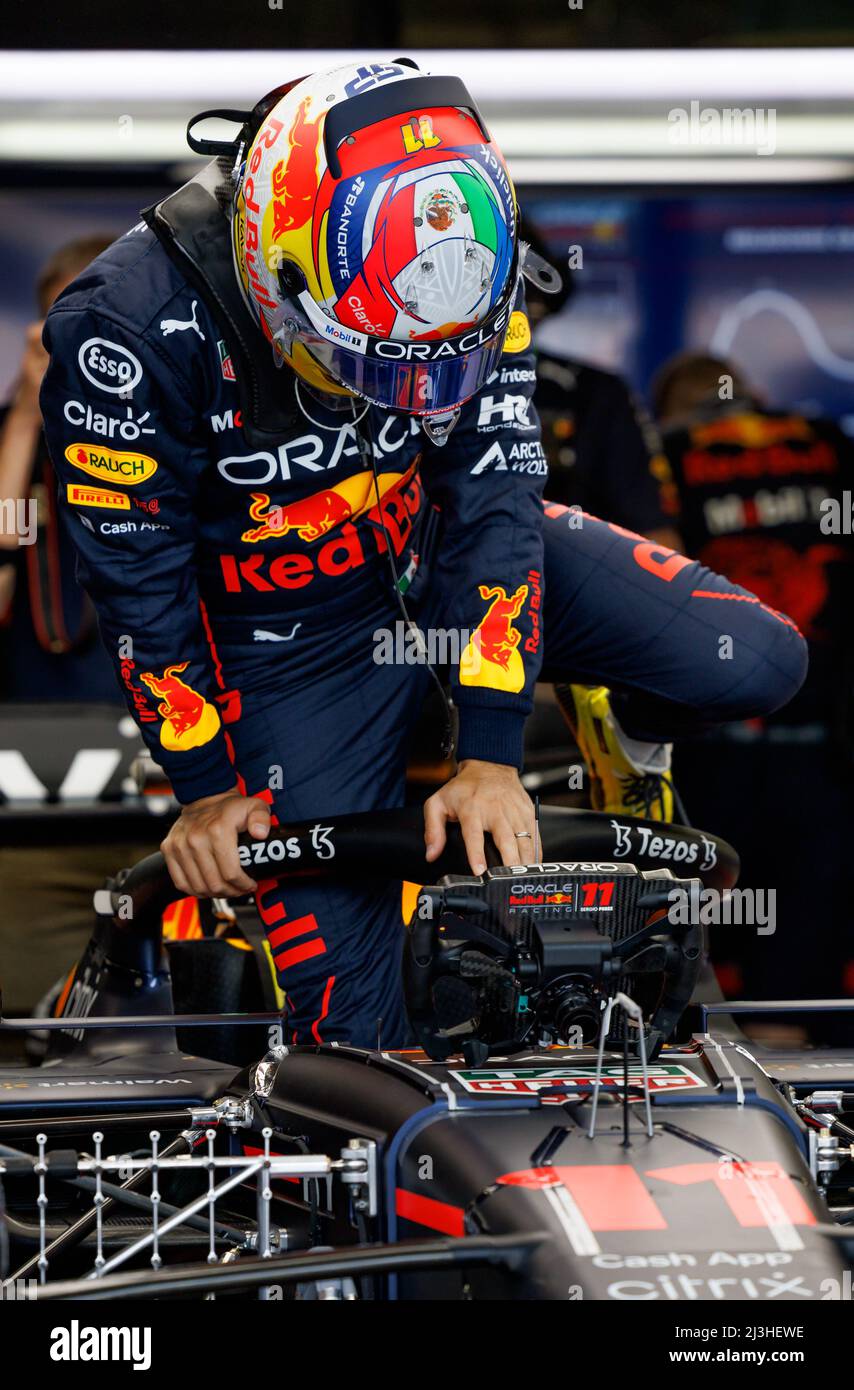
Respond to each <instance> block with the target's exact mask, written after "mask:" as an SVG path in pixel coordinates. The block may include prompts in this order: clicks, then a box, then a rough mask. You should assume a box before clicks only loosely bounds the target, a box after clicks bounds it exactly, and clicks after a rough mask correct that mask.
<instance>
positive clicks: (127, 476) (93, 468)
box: [65, 444, 157, 487]
mask: <svg viewBox="0 0 854 1390" xmlns="http://www.w3.org/2000/svg"><path fill="white" fill-rule="evenodd" d="M65 457H66V458H67V459H68V462H69V463H70V464H71V465H72V466H73V467H74V468H82V469H83V472H84V473H91V474H92V477H93V478H109V479H110V480H111V481H112V482H114V483H123V484H124V486H125V487H132V486H133V484H134V483H144V482H145V481H146V479H148V478H151V477H153V476H154V474H155V473H156V472H157V461H156V459H153V458H149V456H148V454H120V453H116V452H115V450H113V449H102V448H101V447H100V446H99V445H97V444H69V446H68V448H67V449H66V451H65Z"/></svg>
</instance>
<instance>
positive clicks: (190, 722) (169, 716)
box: [139, 661, 220, 752]
mask: <svg viewBox="0 0 854 1390" xmlns="http://www.w3.org/2000/svg"><path fill="white" fill-rule="evenodd" d="M189 664H190V663H189V661H182V662H180V663H179V664H178V665H175V666H167V667H166V670H165V671H164V672H163V675H162V676H156V675H155V674H154V672H153V671H140V673H139V678H140V680H141V681H142V682H143V683H144V684H145V685H147V686H148V688H149V690H150V691H151V692H152V694H154V695H156V696H157V697H158V699H159V701H160V703H159V705H158V706H157V713H158V714H159V715H160V717H161V719H162V720H163V724H162V726H161V729H160V742H161V743H162V745H163V747H164V748H168V749H170V750H171V751H172V752H181V751H182V750H183V749H186V748H198V747H200V746H201V744H203V743H209V742H210V740H211V739H212V738H213V736H214V734H215V733H216V732H217V730H218V729H219V723H220V721H219V715H218V713H217V711H216V710H215V709H214V706H213V705H211V704H209V703H208V701H207V700H206V699H205V698H204V696H203V695H200V694H199V692H198V691H197V690H194V689H193V687H192V686H191V685H187V683H186V682H185V681H182V680H181V678H180V677H181V672H182V671H186V669H187V667H188V666H189Z"/></svg>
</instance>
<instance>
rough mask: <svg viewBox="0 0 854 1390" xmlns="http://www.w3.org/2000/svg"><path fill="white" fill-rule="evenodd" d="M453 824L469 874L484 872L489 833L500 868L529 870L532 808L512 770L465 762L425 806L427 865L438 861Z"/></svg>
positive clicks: (532, 845)
mask: <svg viewBox="0 0 854 1390" xmlns="http://www.w3.org/2000/svg"><path fill="white" fill-rule="evenodd" d="M449 820H451V821H458V822H459V826H460V829H461V830H462V832H463V840H464V841H465V846H466V853H467V854H468V860H469V864H470V866H471V871H472V873H473V874H482V873H483V872H484V871H485V869H486V857H485V854H484V848H483V837H484V834H485V833H486V832H487V831H488V832H489V834H490V835H491V836H492V838H493V840H494V841H495V844H496V846H497V848H498V852H499V854H500V855H501V861H502V863H503V864H534V863H536V862H537V858H538V853H537V851H538V849H539V846H538V845H537V842H536V828H535V823H534V806H533V803H532V801H531V798H530V797H529V796H528V793H527V792H526V791H525V788H524V787H523V786H522V783H521V782H520V781H519V774H518V772H517V771H516V769H515V768H514V767H505V766H504V765H503V764H501V763H482V762H476V761H474V760H473V759H469V760H468V761H466V762H462V763H460V765H459V767H458V769H457V773H456V776H454V777H452V778H451V780H450V782H446V783H445V785H444V787H442V788H441V789H440V790H439V791H437V792H435V793H434V794H433V796H431V797H430V799H429V801H427V802H425V804H424V839H425V842H426V845H427V856H426V857H427V860H428V862H429V863H432V862H433V860H434V859H438V857H439V855H440V854H441V853H442V850H443V849H444V848H445V843H446V839H447V836H446V832H445V825H446V823H447V821H449Z"/></svg>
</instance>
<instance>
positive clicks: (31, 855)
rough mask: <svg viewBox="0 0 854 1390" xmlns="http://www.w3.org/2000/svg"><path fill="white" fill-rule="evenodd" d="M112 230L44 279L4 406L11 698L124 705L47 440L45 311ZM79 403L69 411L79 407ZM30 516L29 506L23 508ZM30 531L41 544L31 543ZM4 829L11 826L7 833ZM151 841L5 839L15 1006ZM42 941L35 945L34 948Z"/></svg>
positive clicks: (48, 980) (4, 965)
mask: <svg viewBox="0 0 854 1390" xmlns="http://www.w3.org/2000/svg"><path fill="white" fill-rule="evenodd" d="M111 240H112V238H111V237H105V236H87V237H82V238H79V239H77V240H75V241H72V242H69V243H68V244H66V245H64V246H62V247H61V248H60V249H59V250H58V251H56V252H55V253H54V254H53V255H52V256H51V258H50V259H49V260H48V262H47V263H46V265H45V266H44V267H43V269H42V271H41V273H40V275H39V277H38V281H37V286H36V290H37V302H38V311H39V321H38V322H35V323H33V324H31V325H30V326H29V328H28V329H27V332H26V340H25V345H24V351H23V354H22V357H21V366H20V371H19V374H18V379H17V382H16V385H15V389H14V393H13V395H12V398H11V400H10V401H9V403H8V404H7V405H6V406H5V407H3V408H2V410H0V504H2V512H0V515H2V517H3V519H4V522H5V521H6V519H7V518H10V517H12V516H14V515H15V514H16V511H17V507H18V504H22V505H25V506H26V504H30V507H31V508H32V510H31V512H30V513H29V516H30V518H32V519H33V520H34V521H35V525H32V526H28V527H27V532H26V533H23V532H22V528H21V527H20V526H17V527H14V528H13V527H10V526H9V525H7V524H4V525H3V526H2V527H0V698H2V699H4V700H7V701H11V700H19V701H27V702H43V701H63V702H69V703H71V702H77V703H79V702H81V701H87V702H89V701H105V702H108V703H110V704H115V705H116V706H118V709H117V714H121V713H123V710H124V707H123V705H122V703H121V701H120V698H119V690H118V686H117V684H116V679H115V676H114V674H113V669H112V666H111V664H110V661H109V659H108V657H107V655H106V653H105V651H104V648H103V646H102V644H101V642H100V640H99V638H98V632H97V626H96V622H95V611H94V608H93V607H92V604H91V602H90V600H89V598H88V596H87V594H86V593H85V592H84V590H83V589H82V588H81V587H80V585H79V584H78V583H77V579H76V577H75V564H76V552H75V550H74V547H73V545H72V543H71V539H70V537H69V535H68V530H67V526H68V522H67V519H66V517H65V516H64V515H63V514H62V512H61V511H60V510H59V509H58V507H57V497H56V481H55V477H54V472H53V468H52V465H51V462H50V458H49V455H48V451H47V447H46V445H45V440H44V434H43V429H42V417H41V413H40V411H39V403H38V397H39V390H40V387H41V382H42V377H43V376H44V372H45V369H46V367H47V361H48V358H47V353H46V352H45V350H44V348H43V347H42V344H41V334H42V327H43V320H44V317H45V315H46V314H47V311H48V309H49V308H50V306H51V305H52V304H53V302H54V300H55V299H56V298H57V297H58V296H59V294H60V293H61V292H62V290H64V289H65V287H66V285H68V284H70V283H71V281H72V280H74V279H75V278H76V277H77V276H78V275H79V274H80V272H81V271H82V270H84V269H85V267H86V266H87V265H89V263H90V262H91V261H92V260H94V259H95V257H96V256H98V255H100V253H101V252H102V251H103V250H104V249H105V248H106V247H107V246H109V245H110V242H111ZM74 408H75V407H74V406H71V405H70V406H69V409H71V410H72V411H73V410H74ZM24 515H27V513H26V512H25V513H24ZM22 539H23V541H27V542H32V543H22ZM0 838H2V836H1V835H0ZM158 838H159V835H158V833H157V831H156V830H155V831H153V832H152V840H151V842H150V843H139V844H131V845H122V847H121V850H117V847H116V845H115V844H113V845H110V844H109V843H102V842H100V841H99V840H98V839H95V840H93V842H92V843H91V844H85V845H68V846H63V845H62V844H61V843H60V844H56V843H54V844H51V845H50V847H42V846H41V845H27V846H16V847H14V848H9V847H8V846H6V847H4V846H3V845H2V844H0V901H2V902H4V903H7V904H10V905H11V904H16V903H20V902H23V901H24V900H26V902H27V911H28V914H29V917H30V920H31V921H32V922H35V923H37V924H38V929H37V941H35V942H34V941H33V940H32V939H31V940H30V941H29V944H28V948H27V949H26V950H22V949H21V936H20V919H19V917H18V915H17V914H15V913H14V912H11V913H7V914H6V915H5V918H4V919H3V920H2V921H0V981H2V985H3V1006H4V1009H5V1010H6V1012H7V1013H29V1012H31V1010H32V1008H33V1007H34V1005H35V1004H36V1002H37V1000H38V999H39V998H40V997H41V996H42V995H43V994H44V993H45V991H46V990H47V989H48V988H49V987H50V986H51V985H52V984H53V982H54V980H55V978H56V976H57V975H59V974H60V973H61V972H62V971H63V970H65V969H67V968H68V966H70V965H71V964H72V963H73V961H74V960H75V958H76V957H77V956H78V955H79V954H80V951H81V950H82V948H83V946H84V944H85V942H86V940H87V938H88V936H89V934H90V932H91V930H92V891H93V888H95V887H97V886H99V885H100V884H101V883H103V882H104V879H105V878H106V877H107V875H108V874H111V873H114V872H115V870H116V868H117V867H118V860H117V855H119V854H120V855H122V856H124V857H126V858H127V861H128V862H132V861H133V860H135V859H139V858H141V857H142V856H143V855H145V854H150V853H151V852H152V851H153V850H154V849H156V847H157V845H156V841H157V839H158ZM34 947H35V949H33V948H34Z"/></svg>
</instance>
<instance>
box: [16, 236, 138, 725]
mask: <svg viewBox="0 0 854 1390" xmlns="http://www.w3.org/2000/svg"><path fill="white" fill-rule="evenodd" d="M111 240H112V238H111V237H106V236H86V237H81V238H79V239H77V240H75V241H72V242H69V243H67V244H66V245H64V246H62V247H60V249H59V250H58V251H56V252H54V254H53V255H52V256H51V258H50V260H49V261H48V262H47V263H46V265H45V266H44V267H43V269H42V271H41V273H40V275H39V277H38V281H37V286H36V290H37V301H38V313H39V318H38V321H37V322H35V323H32V324H30V326H29V327H28V328H27V331H26V338H25V345H24V351H23V355H22V357H21V366H20V371H19V374H18V379H17V382H16V385H15V388H14V392H13V395H12V398H11V400H10V401H9V402H8V404H7V405H6V406H4V407H2V409H0V500H2V503H3V509H4V510H3V516H4V518H5V517H8V516H11V515H13V512H14V510H15V509H16V508H17V507H19V506H21V507H26V505H27V504H29V506H30V509H31V510H30V511H29V516H30V517H31V519H32V521H33V522H34V525H33V526H32V528H31V529H30V530H28V533H26V534H24V535H21V534H20V533H19V532H20V528H14V529H13V528H10V527H9V526H8V525H4V526H2V527H0V698H2V699H6V700H38V701H42V700H65V701H72V700H103V701H108V702H109V703H111V704H116V703H118V702H119V692H118V688H117V686H116V680H115V676H114V675H113V672H112V668H111V666H110V662H109V660H108V659H107V657H106V655H105V653H104V649H103V647H102V645H101V643H100V642H99V640H98V633H97V626H96V621H95V610H94V608H93V607H92V604H91V602H90V600H89V598H88V596H87V594H86V593H85V592H84V590H83V589H82V588H81V587H80V585H79V584H78V583H77V579H76V577H75V555H76V553H75V550H74V547H73V545H72V543H71V537H70V536H69V534H68V521H67V519H66V518H65V517H64V516H63V514H62V512H61V511H60V510H59V508H58V507H57V501H56V480H55V476H54V471H53V467H52V465H51V462H50V457H49V455H48V451H47V446H46V444H45V440H44V434H43V431H42V418H41V413H40V411H39V390H40V389H41V383H42V377H43V376H44V373H45V370H46V368H47V360H48V359H47V353H46V352H45V350H44V348H43V347H42V342H41V334H42V327H43V325H44V319H45V316H46V315H47V311H48V309H49V308H50V306H51V305H52V304H53V302H54V300H55V299H56V298H57V297H58V296H59V295H60V294H61V292H62V291H63V290H64V289H65V287H66V285H69V284H70V283H71V281H72V280H74V279H75V278H76V277H77V276H78V275H79V274H80V272H81V271H82V270H84V269H85V268H86V266H87V265H89V263H90V261H93V260H94V259H95V257H96V256H99V255H100V254H101V252H102V251H103V250H105V249H106V247H107V246H109V245H110V242H111ZM68 408H69V409H72V410H73V409H74V406H73V404H71V403H69V406H68ZM26 514H27V513H25V515H26Z"/></svg>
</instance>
